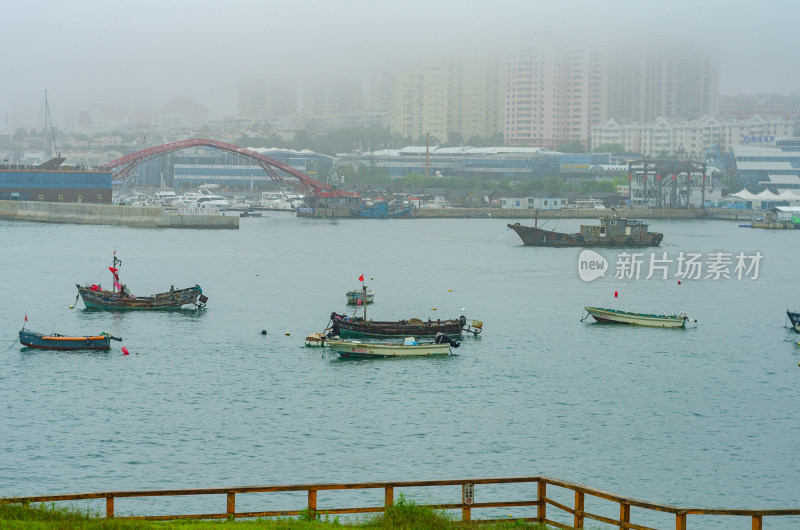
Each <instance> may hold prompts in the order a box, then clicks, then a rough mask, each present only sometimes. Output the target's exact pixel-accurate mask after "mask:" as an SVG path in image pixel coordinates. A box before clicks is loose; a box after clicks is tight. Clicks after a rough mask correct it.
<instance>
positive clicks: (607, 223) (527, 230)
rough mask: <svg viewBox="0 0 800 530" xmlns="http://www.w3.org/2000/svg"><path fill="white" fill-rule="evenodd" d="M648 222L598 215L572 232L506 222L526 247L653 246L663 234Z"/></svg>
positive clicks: (659, 242) (659, 241)
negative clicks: (595, 220)
mask: <svg viewBox="0 0 800 530" xmlns="http://www.w3.org/2000/svg"><path fill="white" fill-rule="evenodd" d="M648 226H649V225H648V224H647V223H645V222H644V221H642V220H640V219H628V218H626V217H617V216H616V214H613V215H611V216H609V217H603V218H601V219H600V224H599V225H581V229H580V232H576V233H574V234H567V233H564V232H554V231H552V230H544V229H542V228H538V227H537V226H525V225H521V224H519V223H514V224H509V225H508V227H509V228H511V229H512V230H514V231H515V232H516V233H517V235H518V236H519V237H520V238H521V239H522V243H523V244H524V245H525V246H528V247H614V246H617V247H657V246H658V245H660V244H661V240H662V239H664V234H662V233H660V232H650V231H648Z"/></svg>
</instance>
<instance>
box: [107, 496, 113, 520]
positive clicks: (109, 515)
mask: <svg viewBox="0 0 800 530" xmlns="http://www.w3.org/2000/svg"><path fill="white" fill-rule="evenodd" d="M106 518H108V519H113V518H114V497H106Z"/></svg>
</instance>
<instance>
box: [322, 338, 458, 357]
mask: <svg viewBox="0 0 800 530" xmlns="http://www.w3.org/2000/svg"><path fill="white" fill-rule="evenodd" d="M327 346H328V347H329V348H331V349H332V350H333V351H335V352H337V353H338V354H339V355H340V356H341V357H411V356H428V355H449V354H450V343H448V342H442V343H439V344H437V343H435V342H433V343H425V344H420V343H418V342H417V341H416V340H415V339H414V337H406V339H405V341H404V342H402V343H395V344H393V343H389V342H360V341H346V340H328V341H327Z"/></svg>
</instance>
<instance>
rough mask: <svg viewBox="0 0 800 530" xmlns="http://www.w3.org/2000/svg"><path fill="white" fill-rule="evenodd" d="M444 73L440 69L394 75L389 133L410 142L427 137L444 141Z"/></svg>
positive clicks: (445, 79) (446, 106)
mask: <svg viewBox="0 0 800 530" xmlns="http://www.w3.org/2000/svg"><path fill="white" fill-rule="evenodd" d="M447 95H448V90H447V72H446V70H445V69H444V68H443V67H428V68H422V69H420V70H410V71H404V72H398V73H396V74H395V76H394V89H393V104H392V116H393V118H392V132H395V133H397V134H401V135H403V136H408V137H410V138H412V139H414V140H416V139H417V138H419V137H420V136H425V135H426V134H429V135H431V136H433V137H434V138H438V139H440V140H441V141H445V140H446V139H447V132H448V131H447V109H448V101H447Z"/></svg>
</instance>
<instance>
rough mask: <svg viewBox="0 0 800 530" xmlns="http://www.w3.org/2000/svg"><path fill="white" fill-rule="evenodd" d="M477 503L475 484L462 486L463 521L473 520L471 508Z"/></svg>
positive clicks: (468, 483) (467, 483)
mask: <svg viewBox="0 0 800 530" xmlns="http://www.w3.org/2000/svg"><path fill="white" fill-rule="evenodd" d="M473 502H475V484H473V483H471V482H466V483H464V484H462V485H461V520H462V521H469V520H470V519H472V509H471V508H470V506H471V505H472V503H473Z"/></svg>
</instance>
